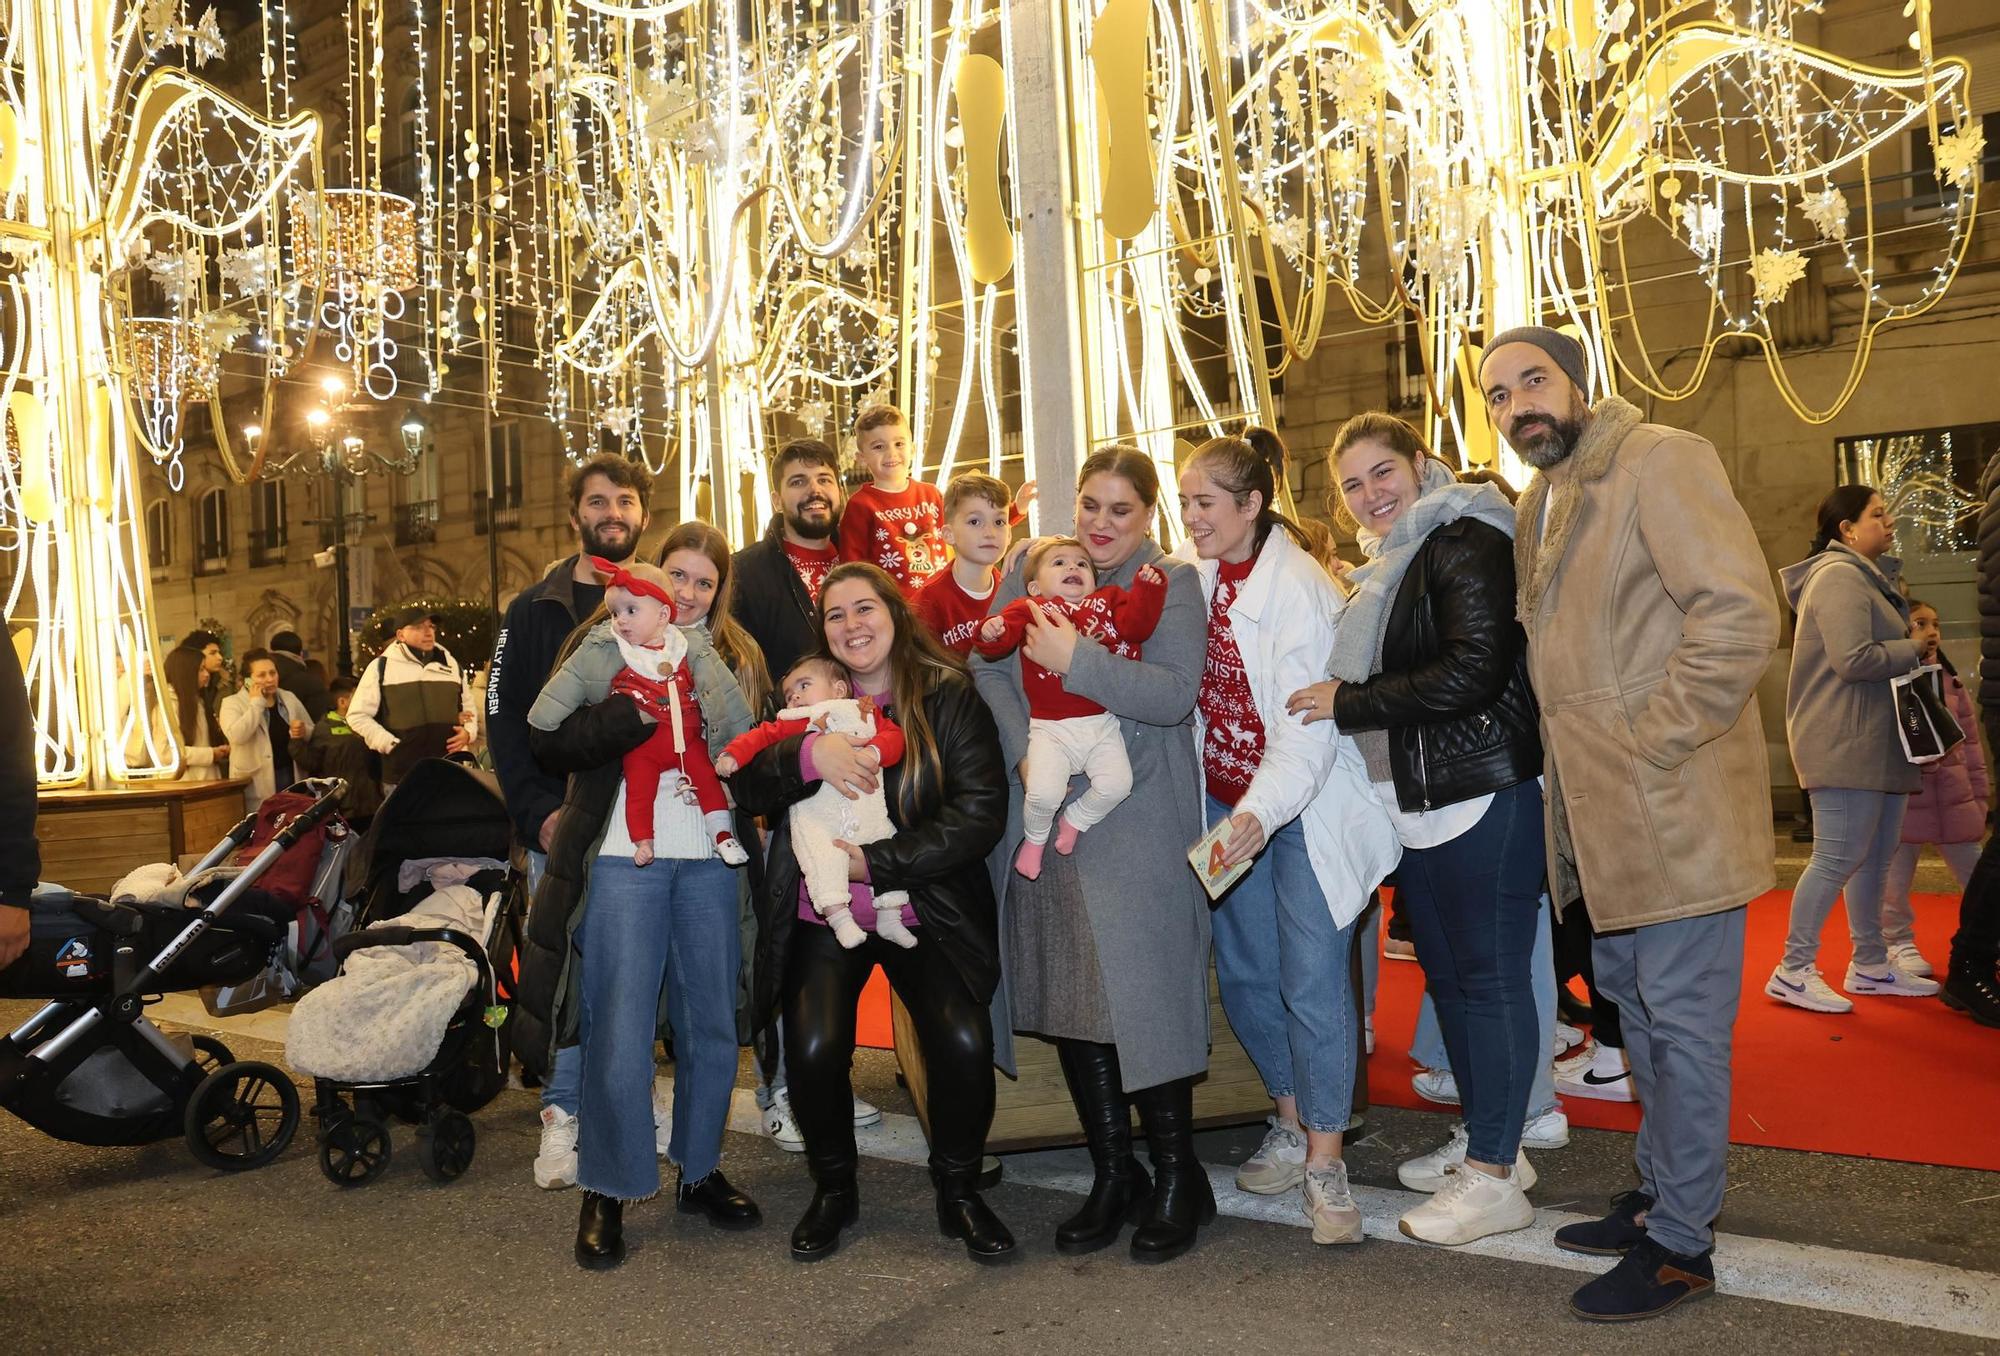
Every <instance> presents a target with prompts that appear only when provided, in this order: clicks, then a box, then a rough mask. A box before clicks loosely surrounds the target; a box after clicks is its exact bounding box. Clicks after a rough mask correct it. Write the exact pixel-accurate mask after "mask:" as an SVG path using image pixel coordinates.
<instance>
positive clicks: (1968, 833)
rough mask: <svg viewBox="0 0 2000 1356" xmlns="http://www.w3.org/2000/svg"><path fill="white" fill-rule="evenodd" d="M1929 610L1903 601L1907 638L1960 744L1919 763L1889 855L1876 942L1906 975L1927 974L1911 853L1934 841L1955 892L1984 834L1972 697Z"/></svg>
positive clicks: (1982, 771) (1983, 786)
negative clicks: (1917, 782) (1919, 779)
mask: <svg viewBox="0 0 2000 1356" xmlns="http://www.w3.org/2000/svg"><path fill="white" fill-rule="evenodd" d="M1938 636H1939V632H1938V614H1937V609H1936V608H1934V607H1932V606H1931V605H1930V604H1929V603H1920V602H1918V601H1916V600H1915V599H1911V600H1910V639H1911V640H1914V641H1916V642H1917V649H1918V650H1919V651H1920V652H1921V653H1922V655H1923V662H1924V663H1926V664H1938V665H1941V666H1942V667H1943V668H1944V674H1943V678H1944V696H1945V704H1946V705H1947V706H1949V707H1950V708H1951V714H1952V716H1953V717H1954V718H1955V719H1956V720H1957V721H1958V726H1959V728H1960V729H1961V730H1964V731H1965V742H1964V743H1962V744H1960V745H1959V746H1958V747H1957V748H1955V749H1953V750H1952V751H1951V752H1950V753H1948V754H1946V755H1945V756H1944V757H1943V758H1940V759H1939V760H1938V761H1937V762H1935V763H1926V764H1925V765H1924V784H1923V786H1922V787H1921V788H1920V789H1919V790H1918V791H1917V793H1916V794H1915V795H1913V796H1911V797H1910V804H1909V808H1908V809H1907V810H1906V811H1905V812H1904V814H1903V845H1902V846H1901V847H1899V848H1897V849H1896V855H1895V857H1894V858H1892V859H1891V860H1890V863H1889V872H1888V876H1887V879H1886V880H1885V881H1884V882H1883V891H1882V941H1883V943H1884V944H1885V945H1886V946H1887V947H1888V949H1889V963H1890V964H1891V965H1894V966H1897V967H1898V968H1900V969H1902V970H1904V971H1906V972H1908V973H1909V974H1913V975H1928V974H1930V973H1931V963H1930V962H1929V961H1927V960H1925V959H1924V957H1923V953H1922V952H1921V951H1919V950H1917V941H1916V934H1915V931H1914V928H1915V922H1916V918H1915V914H1914V913H1913V912H1912V910H1911V908H1910V882H1911V881H1912V880H1913V879H1915V877H1916V874H1917V856H1918V854H1920V853H1921V852H1922V851H1923V848H1924V844H1926V843H1935V844H1937V850H1938V852H1939V854H1940V855H1942V856H1943V857H1944V862H1945V865H1946V866H1948V867H1950V868H1951V874H1952V875H1953V876H1954V877H1956V878H1957V880H1958V888H1959V889H1961V890H1963V889H1964V888H1965V882H1966V880H1967V878H1968V877H1970V876H1971V874H1972V864H1973V863H1974V862H1976V861H1978V860H1979V840H1980V839H1981V838H1983V837H1984V836H1985V833H1986V805H1987V795H1988V792H1989V789H1990V788H1989V785H1988V782H1987V777H1986V752H1985V750H1983V749H1981V748H1980V747H1979V726H1978V723H1977V722H1976V721H1975V720H1974V718H1973V711H1972V695H1971V694H1970V693H1968V692H1967V691H1966V690H1965V684H1964V683H1961V682H1960V681H1958V671H1957V670H1955V669H1954V668H1952V666H1951V661H1950V660H1949V659H1946V658H1945V657H1944V653H1943V651H1941V650H1940V649H1939V648H1938Z"/></svg>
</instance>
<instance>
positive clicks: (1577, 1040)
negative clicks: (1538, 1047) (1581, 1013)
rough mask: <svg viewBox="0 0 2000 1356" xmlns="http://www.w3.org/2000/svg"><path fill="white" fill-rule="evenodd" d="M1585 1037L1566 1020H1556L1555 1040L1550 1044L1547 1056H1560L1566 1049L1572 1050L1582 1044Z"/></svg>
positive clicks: (1554, 1057)
mask: <svg viewBox="0 0 2000 1356" xmlns="http://www.w3.org/2000/svg"><path fill="white" fill-rule="evenodd" d="M1585 1039H1587V1038H1586V1037H1585V1036H1584V1034H1583V1032H1582V1031H1580V1030H1578V1029H1577V1028H1576V1027H1573V1026H1571V1025H1570V1024H1569V1023H1568V1022H1557V1023H1556V1035H1555V1040H1554V1041H1553V1042H1551V1044H1550V1049H1549V1058H1550V1059H1557V1058H1559V1057H1561V1056H1562V1055H1563V1054H1564V1053H1565V1052H1566V1051H1569V1050H1574V1049H1575V1048H1576V1047H1577V1046H1579V1045H1582V1044H1583V1042H1584V1041H1585Z"/></svg>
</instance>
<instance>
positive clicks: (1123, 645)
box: [975, 565, 1240, 720]
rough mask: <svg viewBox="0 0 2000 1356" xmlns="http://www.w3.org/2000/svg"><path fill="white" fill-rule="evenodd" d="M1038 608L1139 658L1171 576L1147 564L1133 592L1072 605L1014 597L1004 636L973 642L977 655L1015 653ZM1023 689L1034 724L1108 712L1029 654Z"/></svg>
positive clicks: (1005, 612)
mask: <svg viewBox="0 0 2000 1356" xmlns="http://www.w3.org/2000/svg"><path fill="white" fill-rule="evenodd" d="M1037 604H1039V605H1041V606H1043V607H1051V608H1055V609H1057V610H1059V611H1061V612H1062V614H1063V615H1064V616H1066V617H1068V618H1069V620H1070V624H1071V625H1073V626H1075V627H1076V629H1077V630H1078V631H1079V632H1081V633H1082V634H1084V635H1086V636H1089V637H1090V638H1091V639H1092V640H1095V641H1096V642H1097V643H1098V644H1100V645H1102V646H1103V647H1104V648H1105V649H1107V650H1109V651H1110V652H1111V653H1112V654H1115V655H1117V656H1118V657H1119V658H1121V659H1137V658H1139V645H1140V642H1141V641H1143V640H1145V639H1146V637H1148V636H1150V635H1152V634H1153V628H1154V627H1156V626H1158V625H1159V624H1160V612H1161V610H1162V609H1164V608H1165V607H1166V605H1167V578H1166V576H1165V575H1163V574H1161V573H1160V572H1159V571H1158V570H1156V569H1154V568H1153V567H1152V566H1150V565H1149V566H1147V567H1145V568H1144V569H1142V570H1140V571H1139V573H1138V575H1137V576H1136V577H1135V578H1134V579H1133V581H1132V587H1131V588H1129V589H1121V588H1119V587H1117V586H1116V585H1107V586H1106V587H1104V588H1101V589H1099V590H1097V592H1095V593H1090V594H1086V595H1084V596H1083V597H1082V598H1079V599H1077V600H1076V601H1075V602H1073V603H1072V602H1068V601H1066V600H1064V599H1061V598H1016V599H1015V600H1014V601H1013V602H1011V603H1009V604H1007V606H1005V607H1004V608H1002V609H1000V613H999V615H1000V617H1001V619H1002V620H1003V621H1005V622H1006V624H1007V626H1006V629H1005V630H1004V631H1002V632H1001V633H1000V638H999V639H998V640H991V641H989V640H980V641H977V642H975V644H976V646H977V648H978V650H979V653H981V654H983V655H985V656H986V657H987V658H988V659H999V658H1001V657H1002V656H1003V655H1006V654H1008V653H1010V652H1011V651H1013V649H1014V648H1015V647H1016V646H1018V645H1019V644H1020V643H1021V637H1022V636H1023V635H1024V634H1025V633H1026V632H1027V629H1028V609H1029V608H1031V607H1034V606H1036V605H1037ZM1239 667H1240V666H1239ZM1021 691H1022V693H1023V694H1024V695H1025V696H1026V697H1027V699H1028V715H1029V716H1030V717H1031V718H1032V719H1035V720H1073V719H1075V718H1076V717H1079V716H1096V715H1102V714H1103V712H1104V708H1103V707H1102V706H1099V705H1098V704H1097V703H1096V702H1094V701H1092V700H1090V698H1088V697H1079V696H1077V695H1076V694H1075V693H1074V692H1069V691H1066V690H1065V689H1064V688H1063V680H1062V675H1061V674H1060V673H1053V672H1051V671H1050V670H1048V669H1045V668H1043V667H1042V666H1041V665H1040V664H1037V663H1036V662H1035V661H1034V660H1032V659H1030V658H1028V656H1026V655H1022V656H1021Z"/></svg>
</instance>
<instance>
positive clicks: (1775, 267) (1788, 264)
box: [1750, 249, 1806, 306]
mask: <svg viewBox="0 0 2000 1356" xmlns="http://www.w3.org/2000/svg"><path fill="white" fill-rule="evenodd" d="M1805 276H1806V257H1805V255H1803V254H1801V253H1799V252H1798V251H1797V250H1778V249H1767V250H1765V251H1763V252H1762V253H1761V254H1759V255H1758V256H1757V257H1756V258H1754V259H1752V260H1751V261H1750V281H1751V283H1752V285H1754V286H1755V287H1756V289H1757V304H1758V305H1759V306H1775V305H1777V304H1778V303H1779V302H1781V301H1783V300H1784V299H1785V294H1786V293H1787V292H1790V291H1791V290H1792V284H1793V283H1795V282H1797V281H1798V280H1799V279H1801V278H1803V277H1805Z"/></svg>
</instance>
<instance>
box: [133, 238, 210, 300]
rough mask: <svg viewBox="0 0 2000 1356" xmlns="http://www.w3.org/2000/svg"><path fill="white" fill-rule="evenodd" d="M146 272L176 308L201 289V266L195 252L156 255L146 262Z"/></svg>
mask: <svg viewBox="0 0 2000 1356" xmlns="http://www.w3.org/2000/svg"><path fill="white" fill-rule="evenodd" d="M146 271H147V272H149V273H151V274H152V275H153V281H154V282H157V283H158V284H159V285H160V290H161V291H163V292H165V293H166V294H167V300H168V301H170V302H172V303H174V305H176V306H178V305H180V304H181V303H182V302H184V301H186V300H187V299H188V298H189V297H191V296H193V295H194V294H195V293H196V292H197V291H199V290H200V289H201V264H200V262H199V261H198V260H197V259H196V258H195V256H194V251H193V250H187V249H178V250H168V251H167V252H166V253H164V254H158V255H155V256H153V257H152V258H150V259H148V260H147V261H146Z"/></svg>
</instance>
